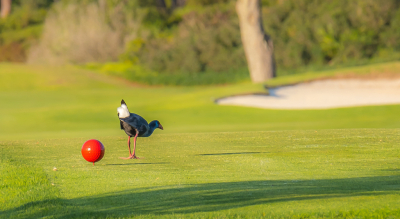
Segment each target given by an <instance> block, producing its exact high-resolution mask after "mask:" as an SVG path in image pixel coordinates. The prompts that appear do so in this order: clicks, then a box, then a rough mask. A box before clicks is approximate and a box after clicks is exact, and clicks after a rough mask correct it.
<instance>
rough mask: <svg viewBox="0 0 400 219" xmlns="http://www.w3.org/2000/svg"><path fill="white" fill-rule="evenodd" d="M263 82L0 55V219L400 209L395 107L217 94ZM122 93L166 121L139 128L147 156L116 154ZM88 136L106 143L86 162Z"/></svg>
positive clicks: (313, 214) (122, 141)
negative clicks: (192, 80) (108, 71)
mask: <svg viewBox="0 0 400 219" xmlns="http://www.w3.org/2000/svg"><path fill="white" fill-rule="evenodd" d="M371 68H375V67H374V66H372V67H371ZM262 89H263V88H262V86H261V85H253V84H249V83H241V84H236V85H226V86H197V87H162V86H160V87H146V86H137V85H132V84H131V83H129V82H127V81H124V80H121V79H118V78H113V77H109V76H104V75H97V74H94V73H92V72H90V71H86V70H82V69H76V68H74V67H68V66H67V67H63V68H61V67H42V66H26V65H15V64H0V103H1V107H0V158H1V159H0V218H40V217H47V218H130V217H137V218H399V217H400V208H399V207H398V206H400V201H399V200H400V197H399V196H400V184H399V182H400V172H399V171H400V170H399V164H400V160H399V157H400V151H399V150H398V149H399V147H398V142H399V141H400V129H399V127H400V117H399V116H398V112H399V110H400V106H399V105H390V106H370V107H355V108H339V109H330V110H263V109H255V108H244V107H233V106H217V105H215V104H213V100H214V99H215V98H218V97H221V96H225V95H230V94H232V93H245V92H259V91H262ZM122 98H124V99H125V101H126V102H127V104H128V107H129V108H130V110H131V111H133V112H136V113H138V114H141V115H143V116H144V118H146V119H148V120H151V119H158V120H159V121H160V122H161V123H162V125H163V126H164V131H161V130H157V131H156V133H155V134H154V135H153V136H151V137H150V138H139V139H138V147H137V153H138V154H137V155H138V156H139V157H144V158H145V159H140V160H134V161H133V160H132V161H131V160H130V161H126V160H121V159H119V157H123V156H127V154H128V151H127V145H126V141H127V137H126V135H125V134H124V133H123V131H121V130H119V124H118V119H117V117H116V113H117V112H116V108H117V107H118V105H119V102H120V99H122ZM89 138H97V139H99V140H100V141H102V142H103V144H104V145H105V148H106V152H105V156H104V158H103V159H102V160H101V161H100V162H98V163H96V165H95V166H93V165H92V164H91V163H88V162H86V161H85V160H84V159H83V158H82V157H81V154H80V148H81V146H82V144H83V143H84V142H85V141H86V140H87V139H89ZM54 167H56V168H57V169H58V170H57V171H53V168H54Z"/></svg>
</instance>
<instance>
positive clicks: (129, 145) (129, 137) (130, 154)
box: [120, 136, 136, 160]
mask: <svg viewBox="0 0 400 219" xmlns="http://www.w3.org/2000/svg"><path fill="white" fill-rule="evenodd" d="M135 142H136V141H135ZM128 148H129V157H120V159H124V160H128V159H132V152H131V136H128ZM133 151H135V149H133Z"/></svg>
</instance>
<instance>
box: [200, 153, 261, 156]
mask: <svg viewBox="0 0 400 219" xmlns="http://www.w3.org/2000/svg"><path fill="white" fill-rule="evenodd" d="M261 153H265V152H233V153H212V154H199V155H198V156H221V155H239V154H242V155H245V154H261Z"/></svg>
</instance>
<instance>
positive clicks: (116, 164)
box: [106, 162, 168, 166]
mask: <svg viewBox="0 0 400 219" xmlns="http://www.w3.org/2000/svg"><path fill="white" fill-rule="evenodd" d="M167 163H168V162H158V163H115V164H114V163H110V164H106V166H124V165H156V164H167Z"/></svg>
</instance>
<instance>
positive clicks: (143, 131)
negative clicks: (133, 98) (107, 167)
mask: <svg viewBox="0 0 400 219" xmlns="http://www.w3.org/2000/svg"><path fill="white" fill-rule="evenodd" d="M117 111H118V118H119V120H120V128H121V129H122V130H124V131H125V133H126V134H127V135H128V147H129V157H127V158H123V159H137V158H138V157H136V155H135V150H136V138H137V137H149V136H150V135H151V134H153V132H154V130H155V129H157V128H159V129H161V130H163V129H164V128H163V127H162V125H161V123H160V122H159V121H158V120H153V121H151V122H150V123H147V121H146V120H145V119H144V118H143V117H141V116H139V115H137V114H134V113H130V112H129V110H128V107H127V105H126V103H125V101H124V100H122V101H121V106H120V107H118V109H117ZM131 137H134V141H133V153H131V142H130V139H131Z"/></svg>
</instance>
